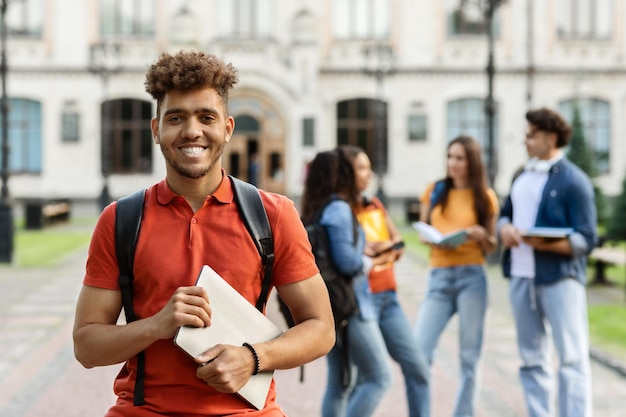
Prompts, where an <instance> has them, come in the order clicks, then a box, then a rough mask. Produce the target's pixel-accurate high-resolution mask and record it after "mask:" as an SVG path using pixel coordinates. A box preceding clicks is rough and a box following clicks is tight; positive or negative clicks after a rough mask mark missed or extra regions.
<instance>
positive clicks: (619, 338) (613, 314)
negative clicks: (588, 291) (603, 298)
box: [588, 304, 626, 361]
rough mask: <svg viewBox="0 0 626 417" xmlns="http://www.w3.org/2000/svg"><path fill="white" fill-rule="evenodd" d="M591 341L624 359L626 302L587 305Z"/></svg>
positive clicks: (625, 354) (625, 359) (625, 351)
mask: <svg viewBox="0 0 626 417" xmlns="http://www.w3.org/2000/svg"><path fill="white" fill-rule="evenodd" d="M588 311H589V332H590V333H591V335H590V336H591V342H592V344H593V345H594V346H598V347H599V348H601V349H602V350H604V351H605V352H606V353H608V354H612V355H616V356H617V357H619V358H620V359H621V360H622V361H626V349H625V348H624V347H625V346H626V304H621V305H620V304H617V305H615V304H611V305H591V306H589V310H588Z"/></svg>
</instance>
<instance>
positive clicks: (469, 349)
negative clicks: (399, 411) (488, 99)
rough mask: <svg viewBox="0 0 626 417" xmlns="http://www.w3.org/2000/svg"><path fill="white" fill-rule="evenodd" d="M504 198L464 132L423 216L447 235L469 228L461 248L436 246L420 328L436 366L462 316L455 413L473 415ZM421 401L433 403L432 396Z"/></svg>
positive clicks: (422, 346)
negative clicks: (445, 335)
mask: <svg viewBox="0 0 626 417" xmlns="http://www.w3.org/2000/svg"><path fill="white" fill-rule="evenodd" d="M497 215H498V200H497V197H496V194H495V192H494V191H493V190H492V189H490V188H488V187H487V180H486V176H485V168H484V165H483V162H482V159H481V150H480V146H479V144H478V142H476V140H474V139H473V138H471V137H469V136H459V137H457V138H455V139H454V140H452V141H451V142H450V143H449V144H448V159H447V174H446V177H445V178H444V179H442V180H439V181H437V182H435V183H433V184H430V185H429V186H428V187H427V188H426V190H425V192H424V194H423V195H422V197H421V208H420V220H421V221H423V222H426V223H430V224H431V225H432V226H433V227H435V228H436V229H437V230H439V231H440V232H441V233H443V234H446V233H449V232H453V231H458V230H465V231H466V232H467V241H466V242H465V243H462V244H460V245H459V246H457V247H450V246H445V245H436V244H432V243H430V242H426V243H428V244H429V245H430V247H431V251H430V260H429V265H430V272H429V279H428V290H427V294H426V297H425V300H424V301H423V302H422V304H421V305H420V309H419V313H418V316H417V324H416V327H415V340H416V342H417V346H418V348H419V350H420V352H421V353H422V355H423V356H424V357H425V358H426V360H427V361H428V363H429V364H431V365H432V361H433V356H434V351H435V348H436V346H437V341H438V340H439V336H440V335H441V333H442V332H443V330H444V328H445V326H446V325H447V323H448V322H449V321H450V319H451V318H452V316H453V315H454V314H456V313H458V315H459V345H460V352H459V355H460V365H461V381H460V386H459V390H458V394H457V397H456V405H455V410H454V416H456V417H461V416H464V417H465V416H473V415H474V404H475V399H476V392H477V366H478V362H479V358H480V353H481V349H482V342H483V329H484V322H485V313H486V310H487V277H486V273H485V255H486V254H488V253H491V252H493V251H494V250H495V248H496V237H495V226H496V219H497ZM421 401H426V402H428V401H429V398H428V395H427V396H425V398H423V399H421Z"/></svg>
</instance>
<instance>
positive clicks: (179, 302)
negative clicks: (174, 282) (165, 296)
mask: <svg viewBox="0 0 626 417" xmlns="http://www.w3.org/2000/svg"><path fill="white" fill-rule="evenodd" d="M152 319H153V320H154V323H155V324H154V325H155V326H156V329H157V332H158V336H159V338H160V339H169V338H172V337H174V334H175V333H176V330H177V329H178V328H179V327H181V326H193V327H209V326H210V325H211V306H210V305H209V297H208V295H207V292H206V290H205V289H204V288H202V287H179V288H177V289H176V291H175V292H174V294H173V295H172V296H171V297H170V299H169V301H168V302H167V304H166V305H165V306H164V307H163V308H162V309H161V311H159V312H158V313H157V314H155V315H154V316H153V317H152Z"/></svg>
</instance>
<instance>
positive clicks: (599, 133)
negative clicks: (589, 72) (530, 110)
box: [559, 98, 611, 174]
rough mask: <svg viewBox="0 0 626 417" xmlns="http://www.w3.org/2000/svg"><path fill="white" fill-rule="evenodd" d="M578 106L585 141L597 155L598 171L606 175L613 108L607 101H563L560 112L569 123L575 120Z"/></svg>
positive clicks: (596, 164) (608, 167)
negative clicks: (575, 109)
mask: <svg viewBox="0 0 626 417" xmlns="http://www.w3.org/2000/svg"><path fill="white" fill-rule="evenodd" d="M576 106H578V111H579V112H580V118H581V121H582V123H583V129H584V134H585V140H586V141H587V144H588V145H589V146H590V147H591V149H592V150H593V152H594V154H595V166H596V170H597V171H598V173H599V174H606V173H608V172H609V171H610V163H609V162H610V161H609V150H610V149H611V106H610V104H609V103H608V102H607V101H604V100H596V99H589V98H587V99H572V100H566V101H562V102H561V104H560V105H559V110H560V111H561V114H562V115H563V117H565V119H567V121H568V122H569V123H572V121H573V120H574V108H575V107H576Z"/></svg>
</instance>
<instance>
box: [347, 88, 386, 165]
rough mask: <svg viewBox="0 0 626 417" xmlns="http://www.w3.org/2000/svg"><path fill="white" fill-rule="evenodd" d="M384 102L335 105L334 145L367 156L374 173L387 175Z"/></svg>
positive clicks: (360, 101) (354, 101) (357, 100)
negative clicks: (346, 147)
mask: <svg viewBox="0 0 626 417" xmlns="http://www.w3.org/2000/svg"><path fill="white" fill-rule="evenodd" d="M387 143H388V142H387V103H385V102H384V101H380V100H373V99H366V98H358V99H354V100H347V101H341V102H339V103H338V104H337V144H338V145H356V146H358V147H360V148H362V149H363V150H365V152H366V153H367V156H368V157H369V158H370V160H371V161H372V166H373V167H374V171H375V172H376V173H377V174H381V173H383V174H384V173H386V172H387Z"/></svg>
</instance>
